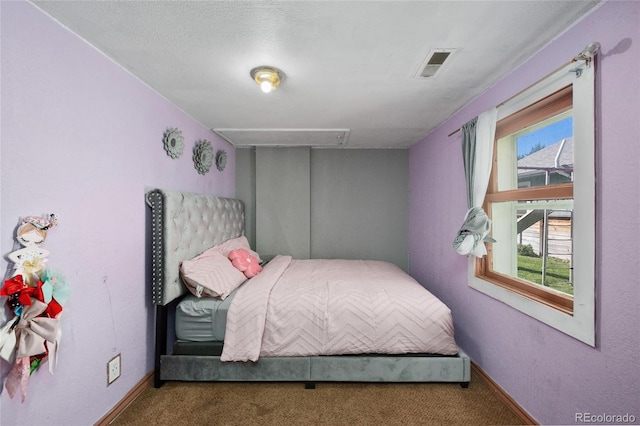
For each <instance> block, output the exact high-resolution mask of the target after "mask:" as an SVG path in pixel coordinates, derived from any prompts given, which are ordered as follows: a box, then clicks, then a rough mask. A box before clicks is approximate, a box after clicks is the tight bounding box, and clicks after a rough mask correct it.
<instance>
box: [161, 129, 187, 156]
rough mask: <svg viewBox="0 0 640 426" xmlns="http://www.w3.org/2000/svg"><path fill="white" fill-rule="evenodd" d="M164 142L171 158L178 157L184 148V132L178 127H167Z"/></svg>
mask: <svg viewBox="0 0 640 426" xmlns="http://www.w3.org/2000/svg"><path fill="white" fill-rule="evenodd" d="M162 142H163V143H164V150H165V151H167V155H168V156H169V157H171V158H178V157H180V156H181V155H182V151H183V150H184V137H183V136H182V132H181V131H180V130H178V129H176V128H170V129H167V131H166V132H165V133H164V138H163V139H162Z"/></svg>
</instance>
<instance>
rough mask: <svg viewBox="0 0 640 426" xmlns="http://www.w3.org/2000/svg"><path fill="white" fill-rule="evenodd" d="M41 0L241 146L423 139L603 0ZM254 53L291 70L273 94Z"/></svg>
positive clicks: (365, 144)
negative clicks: (434, 55) (259, 80)
mask: <svg viewBox="0 0 640 426" xmlns="http://www.w3.org/2000/svg"><path fill="white" fill-rule="evenodd" d="M33 3H34V4H35V5H36V6H37V7H39V8H40V9H42V10H43V11H45V12H46V13H48V14H49V15H50V16H52V17H53V18H54V19H56V20H58V21H59V22H60V23H62V24H63V25H64V26H66V27H68V28H69V29H70V30H71V31H73V32H75V33H76V34H78V35H79V36H80V37H82V38H83V39H85V40H86V41H87V42H88V43H90V44H92V45H93V46H95V47H96V48H97V49H98V50H100V51H102V52H104V54H106V55H107V56H108V57H110V58H112V59H113V60H114V61H115V62H116V63H118V64H120V65H121V66H122V67H124V68H125V69H127V70H129V71H130V72H131V73H132V74H134V75H135V76H137V77H138V78H139V79H140V80H142V81H143V82H145V83H146V84H147V85H148V86H150V87H151V88H153V89H154V90H155V91H157V92H158V93H160V94H161V95H162V96H164V97H165V98H167V99H168V100H169V101H171V102H172V103H173V104H175V105H176V106H178V107H179V108H181V109H182V110H183V111H185V112H186V113H188V114H189V115H191V116H192V117H193V118H195V119H196V120H197V121H198V122H200V123H201V124H203V125H204V126H206V127H208V128H210V129H214V130H217V131H218V132H219V134H221V135H222V136H223V137H225V138H226V139H228V140H229V141H230V142H232V143H234V144H235V145H237V146H243V145H272V144H284V145H309V144H311V142H309V141H313V142H312V143H313V144H317V145H327V144H328V145H331V144H337V145H340V146H345V147H348V148H369V147H370V148H386V147H408V146H411V145H412V144H414V143H416V142H418V141H419V140H421V139H422V138H423V137H424V136H425V135H426V134H427V133H428V132H429V131H430V130H432V129H433V128H434V127H436V126H437V125H438V124H440V123H442V122H443V121H444V120H445V119H446V118H448V117H449V116H450V115H451V114H453V113H454V112H455V111H457V110H458V109H460V108H461V107H462V106H464V105H465V104H466V103H467V102H469V101H470V100H472V99H473V98H474V97H476V96H477V95H479V94H480V93H482V92H483V91H485V90H486V89H487V88H488V87H490V86H491V85H492V84H494V83H495V82H496V81H498V80H499V79H500V78H501V77H503V76H505V75H506V74H507V73H508V72H509V71H511V70H512V69H513V68H514V67H516V66H518V65H520V64H522V63H523V62H524V61H525V60H526V59H528V58H530V57H531V56H532V55H533V54H535V53H536V52H537V51H539V50H540V49H541V48H542V47H544V46H545V45H546V44H547V43H549V42H550V41H551V40H553V39H554V38H555V37H557V36H558V35H559V34H561V33H562V32H564V31H565V30H566V29H567V28H568V27H569V26H571V25H572V23H574V22H575V21H576V20H578V19H579V18H580V17H581V16H583V15H585V14H586V13H587V12H588V11H590V10H591V9H592V8H593V7H594V6H596V5H597V4H598V1H582V0H581V1H566V0H559V1H553V0H548V1H540V0H538V1H516V0H512V1H260V2H258V1H171V2H169V1H33ZM589 41H591V40H589ZM442 48H452V49H456V51H455V53H453V54H452V55H451V56H450V57H449V58H448V60H447V61H446V62H445V64H444V65H443V67H442V68H441V69H440V71H439V72H438V74H436V75H435V76H434V77H432V78H429V79H420V78H415V77H414V76H415V75H416V73H418V72H419V68H420V67H421V65H422V64H423V62H424V60H425V58H426V57H427V55H428V53H429V52H430V51H431V50H432V49H442ZM577 53H578V52H576V54H577ZM257 65H271V66H276V67H278V68H280V69H282V70H283V71H284V73H285V74H286V80H285V82H284V83H283V84H282V85H281V86H280V88H278V90H277V91H276V92H275V93H271V94H265V93H262V92H261V91H260V89H259V87H258V86H257V85H256V84H255V83H254V82H253V81H252V80H251V77H250V76H249V71H250V70H251V69H252V68H254V67H255V66H257ZM171 125H172V124H171V123H167V126H171ZM222 129H225V130H224V131H223V130H222ZM340 135H342V136H341V137H339V136H340Z"/></svg>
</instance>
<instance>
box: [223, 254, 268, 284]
mask: <svg viewBox="0 0 640 426" xmlns="http://www.w3.org/2000/svg"><path fill="white" fill-rule="evenodd" d="M229 260H230V261H231V264H232V265H233V266H235V267H236V269H238V270H239V271H240V272H242V273H244V276H245V277H247V278H253V277H255V276H256V275H258V274H259V273H260V272H262V266H260V264H259V263H258V260H257V259H256V258H255V257H253V256H252V255H251V253H249V252H248V251H246V250H244V249H237V250H231V251H230V252H229Z"/></svg>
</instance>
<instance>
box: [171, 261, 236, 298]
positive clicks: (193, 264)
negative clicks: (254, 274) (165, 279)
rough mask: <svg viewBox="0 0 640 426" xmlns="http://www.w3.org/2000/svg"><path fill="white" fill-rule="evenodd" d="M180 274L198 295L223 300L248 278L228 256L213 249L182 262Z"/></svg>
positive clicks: (187, 285)
mask: <svg viewBox="0 0 640 426" xmlns="http://www.w3.org/2000/svg"><path fill="white" fill-rule="evenodd" d="M180 275H181V277H182V281H183V283H184V284H185V285H186V287H187V288H188V289H189V291H191V293H193V294H194V295H195V296H196V297H202V296H209V297H218V298H220V299H221V300H224V299H225V298H226V297H227V296H228V295H229V294H230V293H231V292H232V291H233V290H235V289H236V288H238V287H239V286H240V285H241V284H242V283H243V282H245V281H246V280H247V277H245V275H244V274H243V273H242V272H240V271H239V270H238V269H236V268H235V267H234V266H233V264H232V263H231V261H230V260H229V259H228V258H227V257H225V256H224V255H222V254H220V253H216V252H212V251H211V249H209V250H208V251H206V252H204V253H202V254H201V255H199V256H197V257H195V258H193V259H192V260H185V261H184V262H182V263H181V264H180Z"/></svg>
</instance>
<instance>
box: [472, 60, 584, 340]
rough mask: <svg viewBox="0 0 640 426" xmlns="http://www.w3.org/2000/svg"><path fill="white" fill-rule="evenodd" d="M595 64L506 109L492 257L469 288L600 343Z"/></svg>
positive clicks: (499, 137) (497, 159)
mask: <svg viewBox="0 0 640 426" xmlns="http://www.w3.org/2000/svg"><path fill="white" fill-rule="evenodd" d="M594 66H595V65H594V64H589V65H588V66H587V64H584V63H573V64H569V65H568V66H566V67H564V68H563V69H561V70H559V71H558V72H556V73H554V74H553V75H551V76H549V77H547V78H545V79H543V80H542V81H540V82H539V83H537V84H535V85H534V86H532V87H531V88H529V89H527V90H526V91H524V92H523V93H521V94H519V95H517V96H515V97H514V98H512V99H510V100H509V101H507V102H505V103H504V104H503V105H501V106H500V107H499V108H498V122H497V125H496V139H495V143H494V154H493V165H492V171H491V178H490V181H489V186H488V188H487V195H486V197H485V204H484V209H485V211H486V212H487V214H488V215H489V217H490V218H491V220H492V222H493V224H492V237H493V238H494V239H495V240H496V242H495V243H493V244H488V245H487V252H488V253H487V256H485V257H483V258H482V259H472V260H470V263H469V283H470V285H471V287H473V288H476V289H478V290H480V291H482V292H484V293H486V294H488V295H490V296H492V297H494V298H497V299H499V300H501V301H503V302H505V303H507V304H509V305H511V306H513V307H515V308H516V309H519V310H520V311H522V312H524V313H526V314H527V315H530V316H532V317H534V318H536V319H538V320H540V321H542V322H544V323H546V324H549V325H550V326H552V327H555V328H557V329H559V330H561V331H563V332H565V333H567V334H569V335H571V336H573V337H575V338H577V339H579V340H581V341H583V342H585V343H588V344H590V345H594V344H595V335H594V334H595V314H594V309H595V303H594V300H595V298H594V275H595V274H594V260H595V167H594V166H595V163H594V145H595V141H594V133H595V132H594V105H595V99H594Z"/></svg>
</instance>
